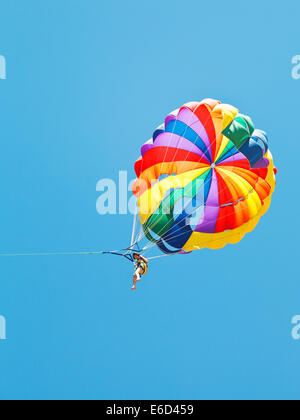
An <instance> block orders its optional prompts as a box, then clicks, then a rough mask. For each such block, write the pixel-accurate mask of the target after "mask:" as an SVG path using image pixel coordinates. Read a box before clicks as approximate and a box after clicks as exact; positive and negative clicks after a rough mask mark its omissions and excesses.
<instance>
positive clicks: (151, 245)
mask: <svg viewBox="0 0 300 420" xmlns="http://www.w3.org/2000/svg"><path fill="white" fill-rule="evenodd" d="M210 117H211V115H210V114H209V116H208V117H207V119H206V121H205V122H204V127H205V126H206V123H207V122H208V120H209V118H210ZM192 118H193V113H192V115H191V116H190V119H189V123H188V124H187V126H186V128H185V130H184V132H183V134H182V135H181V136H180V138H181V139H182V138H184V135H185V134H186V132H187V129H188V126H189V125H190V123H191V121H192ZM175 120H176V122H177V121H178V115H176V117H175ZM176 122H175V124H174V126H173V129H172V132H171V133H169V134H170V138H169V141H168V145H167V148H166V152H165V156H164V159H163V161H162V163H161V165H160V170H159V174H160V173H161V170H162V166H163V164H164V163H165V161H166V157H167V154H168V150H169V148H170V146H171V141H172V136H173V135H174V131H175V127H176ZM218 135H219V133H216V135H215V138H214V140H213V143H212V144H214V143H216V141H217V137H218ZM197 139H200V136H199V134H197V137H196V140H197ZM206 152H208V147H207V146H206ZM177 153H178V150H177V151H176V153H175V156H174V158H173V161H172V162H175V158H176V156H177ZM190 154H191V151H189V152H188V154H187V157H186V160H187V159H188V157H189V156H190ZM142 167H143V163H142ZM207 182H208V180H205V181H204V184H203V185H202V187H201V189H204V187H205V186H206V184H207ZM192 200H193V198H192V199H191V200H190V201H192ZM190 201H189V202H190ZM188 204H189V203H188ZM188 204H187V205H188ZM187 205H186V206H187ZM203 206H204V203H203ZM200 207H201V206H199V207H198V209H199V208H200ZM185 208H186V207H185ZM192 214H193V213H192ZM162 217H163V215H162V216H161V217H160V218H158V220H157V221H156V223H155V225H156V224H157V223H159V222H160V220H161V219H162ZM189 217H190V215H187V216H186V217H185V219H184V220H187V218H189ZM155 225H154V226H155ZM163 229H164V228H162V230H163ZM162 230H161V231H160V232H159V233H158V236H159V235H160V233H161V232H162ZM144 236H145V235H144ZM178 236H181V235H177V236H175V237H178ZM175 237H170V239H172V238H173V239H174V238H175ZM158 241H159V240H157V241H156V243H157V242H158ZM156 243H155V244H150V245H149V248H152V247H153V246H156ZM144 249H147V248H144Z"/></svg>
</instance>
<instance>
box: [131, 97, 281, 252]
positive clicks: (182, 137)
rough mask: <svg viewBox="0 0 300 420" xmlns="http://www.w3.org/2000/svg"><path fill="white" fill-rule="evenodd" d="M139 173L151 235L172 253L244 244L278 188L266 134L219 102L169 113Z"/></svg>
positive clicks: (138, 191)
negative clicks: (243, 239)
mask: <svg viewBox="0 0 300 420" xmlns="http://www.w3.org/2000/svg"><path fill="white" fill-rule="evenodd" d="M135 171H136V175H137V180H136V182H135V183H134V186H133V193H134V194H135V195H136V197H137V198H138V208H139V218H140V221H141V223H142V226H143V230H144V233H145V235H146V237H147V238H148V240H149V241H151V242H153V243H154V244H156V245H157V246H158V247H159V248H160V249H161V251H163V252H164V253H166V254H173V253H187V252H191V251H194V250H197V249H202V248H211V249H219V248H222V247H224V246H225V245H226V244H228V243H231V244H233V243H238V242H239V241H240V240H241V239H242V238H243V237H244V235H245V234H246V233H249V232H251V231H252V230H253V229H254V228H255V227H256V225H257V224H258V222H259V220H260V218H261V216H263V215H264V214H265V213H266V212H267V211H268V209H269V207H270V204H271V197H272V194H273V192H274V190H275V184H276V180H275V175H276V168H274V164H273V158H272V155H271V152H270V150H269V145H268V138H267V135H266V133H265V132H263V131H261V130H257V129H255V127H254V125H253V122H252V121H251V119H250V118H249V117H248V116H245V115H242V114H240V113H239V111H238V109H236V108H234V107H233V106H231V105H227V104H222V103H220V102H219V101H216V100H213V99H205V100H203V101H202V102H200V103H199V102H191V103H188V104H186V105H184V106H183V107H182V108H180V109H178V110H176V111H174V112H172V113H171V114H170V115H168V116H167V118H166V120H165V123H164V124H163V125H161V126H160V127H159V128H158V129H157V130H156V131H155V132H154V134H153V137H152V139H151V140H149V141H148V142H147V143H146V144H144V145H143V147H142V150H141V157H140V158H139V159H138V161H137V162H136V164H135Z"/></svg>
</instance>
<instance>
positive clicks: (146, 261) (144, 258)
mask: <svg viewBox="0 0 300 420" xmlns="http://www.w3.org/2000/svg"><path fill="white" fill-rule="evenodd" d="M140 257H141V259H142V260H143V261H144V263H146V264H149V260H147V258H146V257H143V255H141V256H140Z"/></svg>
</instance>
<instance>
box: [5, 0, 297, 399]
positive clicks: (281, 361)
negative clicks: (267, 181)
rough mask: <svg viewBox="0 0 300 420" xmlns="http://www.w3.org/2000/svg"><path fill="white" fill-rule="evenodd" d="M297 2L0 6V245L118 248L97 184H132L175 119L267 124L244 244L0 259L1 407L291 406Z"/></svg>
mask: <svg viewBox="0 0 300 420" xmlns="http://www.w3.org/2000/svg"><path fill="white" fill-rule="evenodd" d="M299 12H300V5H299V1H296V0H295V1H290V0H287V1H285V2H284V4H283V5H282V7H280V8H278V7H277V5H276V4H274V3H273V4H271V3H270V2H262V1H252V2H251V5H250V4H249V5H248V6H246V5H245V4H244V3H243V2H240V1H234V2H231V3H230V4H228V3H226V2H223V1H214V2H210V3H209V2H206V1H205V2H204V1H202V0H201V1H200V0H190V1H189V2H183V1H177V0H172V1H170V0H164V1H163V2H162V1H156V0H155V1H151V2H146V1H137V0H134V1H130V0H129V1H126V2H124V1H120V0H119V1H114V2H105V1H102V0H88V1H86V0H64V1H61V0H52V1H50V0H48V1H44V2H41V1H40V0H27V1H22V0H11V1H4V0H2V1H1V15H0V40H1V41H0V54H1V55H4V56H5V57H6V60H7V72H8V73H7V76H8V78H7V80H5V81H3V80H0V102H1V117H0V121H1V123H0V133H1V154H0V179H1V197H2V199H1V212H0V214H1V237H0V251H1V252H23V251H27V252H35V251H48V250H58V251H65V250H74V251H81V250H86V249H91V250H95V249H104V248H107V249H115V248H118V247H123V246H126V245H127V243H128V241H129V239H130V233H131V217H130V216H107V217H101V216H99V215H98V214H97V212H96V200H97V198H98V195H99V193H97V192H96V183H97V181H98V180H99V179H100V178H106V177H109V178H114V179H117V176H118V171H119V170H128V171H130V172H129V173H130V174H131V175H132V176H133V168H132V164H133V162H134V160H135V158H136V157H137V156H138V153H139V148H140V145H141V144H142V143H143V142H144V141H145V140H147V139H148V138H149V137H150V136H151V134H152V130H153V129H154V128H155V127H156V126H157V125H158V124H159V123H160V122H161V121H162V119H163V118H164V116H165V115H166V114H167V113H168V112H169V111H171V110H173V109H174V108H176V107H178V106H180V105H181V104H183V103H185V102H187V101H190V100H201V99H203V98H206V97H213V98H218V99H220V100H222V101H224V102H228V103H231V104H233V105H236V106H238V107H239V108H240V110H241V111H242V112H243V113H246V114H249V115H251V116H252V118H253V120H254V122H255V124H256V126H257V127H259V128H261V129H264V130H266V131H268V133H269V136H270V142H271V148H272V151H273V154H274V157H275V161H276V164H277V166H278V169H279V176H278V185H277V191H276V194H275V196H274V200H273V203H272V207H271V209H270V211H269V213H268V214H267V216H266V217H264V218H263V220H262V222H261V223H260V225H259V226H258V228H257V229H256V230H255V232H253V233H252V234H250V235H248V236H247V237H246V238H245V239H244V241H243V242H242V243H241V244H239V245H238V246H229V247H227V248H225V249H224V250H222V251H219V252H214V251H202V252H199V253H195V254H192V255H190V256H187V257H175V258H171V259H168V258H166V259H162V260H161V261H159V262H156V263H153V264H152V266H151V270H150V272H149V274H148V275H147V278H146V279H145V281H144V283H143V284H141V285H140V287H139V290H138V292H137V293H135V294H134V293H132V292H131V291H130V289H129V286H130V276H131V266H130V265H129V264H127V263H126V262H124V261H122V260H120V261H118V260H116V259H114V257H52V258H50V257H49V258H35V259H30V258H20V259H1V263H0V278H1V281H0V285H1V292H0V314H1V315H4V316H5V317H6V319H7V335H8V340H7V341H6V342H4V341H2V342H1V341H0V398H4V399H7V398H8V399H10V398H22V399H33V398H34V399H39V398H43V399H45V398H46V399H47V398H49V399H50V398H68V399H76V398H80V399H90V398H96V399H97V398H99V399H106V398H107V399H144V398H150V399H154V398H157V399H198V398H199V399H201V398H203V399H206V398H207V399H217V398H221V399H227V398H238V399H239V398H270V399H273V398H274V399H276V398H297V399H298V398H299V397H300V364H299V355H300V341H298V342H297V341H293V340H292V338H291V328H292V327H291V319H292V317H293V316H294V315H296V314H299V313H300V284H299V217H298V215H299V204H300V200H299V194H298V191H297V190H298V178H299V162H298V161H299V159H298V154H299V153H300V142H299V102H300V80H298V81H296V80H293V79H292V77H291V69H292V65H291V59H292V57H293V56H294V55H296V54H300V46H299V39H300V36H299V35H300V33H299V32H300V30H299Z"/></svg>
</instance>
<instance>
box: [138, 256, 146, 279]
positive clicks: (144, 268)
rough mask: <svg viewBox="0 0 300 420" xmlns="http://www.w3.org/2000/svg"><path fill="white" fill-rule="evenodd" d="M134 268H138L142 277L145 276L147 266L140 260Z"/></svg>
mask: <svg viewBox="0 0 300 420" xmlns="http://www.w3.org/2000/svg"><path fill="white" fill-rule="evenodd" d="M136 268H140V269H141V271H142V273H141V274H142V276H144V275H145V274H147V271H148V265H147V264H146V263H145V261H143V260H142V259H140V260H138V262H137V264H136Z"/></svg>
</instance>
